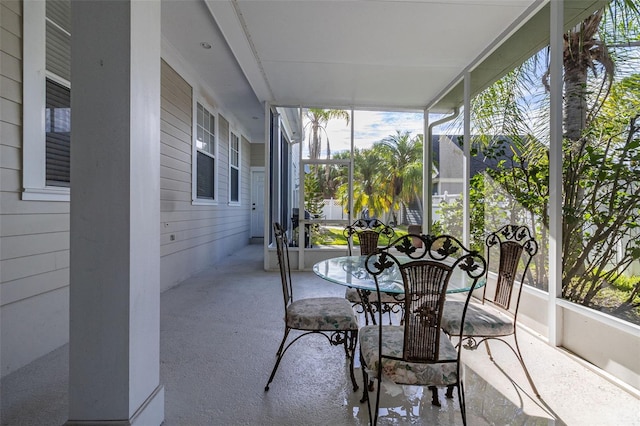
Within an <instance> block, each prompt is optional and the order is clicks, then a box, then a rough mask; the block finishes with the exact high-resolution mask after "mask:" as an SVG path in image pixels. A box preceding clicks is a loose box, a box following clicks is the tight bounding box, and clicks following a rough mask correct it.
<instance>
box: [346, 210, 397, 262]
mask: <svg viewBox="0 0 640 426" xmlns="http://www.w3.org/2000/svg"><path fill="white" fill-rule="evenodd" d="M343 235H344V236H345V238H346V239H347V245H348V251H349V256H351V255H352V254H353V237H354V235H355V236H357V237H358V240H359V241H360V254H361V255H362V256H366V255H369V254H371V253H373V252H374V251H375V250H376V248H377V247H378V241H379V239H380V235H385V236H386V237H388V238H393V236H394V235H395V231H394V230H393V228H391V227H390V226H388V225H385V224H384V222H382V221H380V220H378V219H358V220H356V221H355V222H353V223H352V224H351V225H349V226H347V227H346V228H345V229H344V231H343Z"/></svg>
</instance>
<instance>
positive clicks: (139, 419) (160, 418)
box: [65, 385, 164, 426]
mask: <svg viewBox="0 0 640 426" xmlns="http://www.w3.org/2000/svg"><path fill="white" fill-rule="evenodd" d="M162 422H164V386H162V385H158V387H157V388H155V390H154V391H153V392H152V393H151V395H149V397H148V398H147V400H146V401H145V402H144V403H143V404H142V405H141V406H140V408H138V410H136V412H135V413H134V414H133V416H131V418H130V419H126V420H67V422H66V423H65V426H89V425H91V426H156V425H157V426H160V425H161V424H162Z"/></svg>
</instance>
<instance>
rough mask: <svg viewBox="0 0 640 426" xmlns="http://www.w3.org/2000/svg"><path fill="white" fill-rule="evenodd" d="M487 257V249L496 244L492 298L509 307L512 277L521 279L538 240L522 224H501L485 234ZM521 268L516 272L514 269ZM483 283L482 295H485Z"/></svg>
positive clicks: (535, 251) (489, 253)
mask: <svg viewBox="0 0 640 426" xmlns="http://www.w3.org/2000/svg"><path fill="white" fill-rule="evenodd" d="M486 246H487V261H488V262H489V261H490V260H491V251H492V250H491V249H492V248H494V247H497V248H498V250H499V253H500V260H499V266H498V276H497V282H496V291H495V294H494V296H493V299H492V302H493V303H494V304H496V305H497V306H499V307H501V308H503V309H505V310H509V309H510V307H511V301H512V299H513V297H512V295H513V287H514V283H515V280H516V278H519V279H520V283H524V280H525V278H526V274H527V271H528V270H529V265H530V264H531V259H532V258H533V256H534V255H535V254H536V253H537V252H538V243H537V242H536V241H535V239H534V238H533V237H532V236H531V232H530V231H529V228H528V227H526V226H524V225H505V226H503V227H502V228H500V229H499V230H497V231H495V232H492V233H491V234H489V235H488V236H487V239H486ZM519 270H520V271H521V273H520V274H519V273H518V271H519ZM486 287H487V286H485V288H484V291H483V299H484V298H485V296H486ZM521 290H522V285H521V286H520V291H518V296H517V300H516V303H517V304H516V308H515V310H516V311H517V309H518V304H519V302H520V294H521Z"/></svg>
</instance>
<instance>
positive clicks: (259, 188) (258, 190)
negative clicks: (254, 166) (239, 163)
mask: <svg viewBox="0 0 640 426" xmlns="http://www.w3.org/2000/svg"><path fill="white" fill-rule="evenodd" d="M254 237H258V238H262V237H264V171H262V170H261V171H257V170H253V171H251V238H254Z"/></svg>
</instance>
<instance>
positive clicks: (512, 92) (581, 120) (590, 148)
mask: <svg viewBox="0 0 640 426" xmlns="http://www.w3.org/2000/svg"><path fill="white" fill-rule="evenodd" d="M638 9H639V6H638V3H637V1H636V2H634V1H628V0H617V1H613V2H612V3H611V4H610V5H609V7H608V8H604V9H601V10H598V11H596V12H594V13H593V14H592V15H590V16H589V17H587V18H586V19H585V20H584V21H583V22H582V23H581V24H580V25H578V26H576V27H575V28H573V29H572V30H570V31H568V32H567V33H566V34H565V36H564V41H565V43H564V75H563V79H564V80H563V82H564V95H565V96H564V104H563V110H564V123H563V124H564V147H563V148H564V154H565V158H564V161H563V172H564V179H563V182H564V187H563V197H564V199H563V230H562V231H563V241H562V253H563V256H562V261H563V265H562V266H563V293H564V294H565V296H567V297H571V296H570V295H568V293H567V291H568V290H567V289H569V288H571V287H573V288H574V289H575V288H576V285H575V282H579V283H580V284H579V286H578V287H580V288H585V289H588V288H597V286H598V284H597V283H596V281H598V280H599V279H600V278H601V277H600V275H601V274H602V273H603V271H604V270H607V269H612V266H613V263H606V262H605V261H604V260H602V261H601V262H600V263H595V261H594V259H605V258H604V257H603V253H607V252H609V253H612V252H613V251H615V250H614V249H615V248H616V247H615V245H612V243H611V242H610V241H614V240H613V239H611V236H612V235H614V234H618V233H622V234H624V233H625V232H628V231H627V230H626V229H627V227H626V225H625V224H624V223H625V222H626V223H629V224H631V225H633V224H634V222H635V219H633V218H629V220H624V218H623V216H624V213H623V209H622V208H621V207H620V204H619V203H620V201H621V199H622V198H621V196H620V194H623V193H624V191H622V190H620V191H617V192H611V191H608V189H609V188H612V187H618V186H619V184H620V183H621V182H623V179H622V178H615V179H611V180H610V181H609V183H608V184H607V183H606V182H605V183H604V184H605V186H602V185H603V182H602V179H607V176H608V175H607V173H608V170H611V169H612V168H615V164H614V165H612V164H610V163H611V161H612V160H613V161H614V162H615V160H614V159H615V157H610V155H614V150H613V148H612V147H611V141H612V136H611V135H612V132H611V123H612V121H611V120H608V121H607V126H605V127H606V128H605V127H600V128H599V127H598V126H597V122H598V117H600V116H601V115H602V112H603V108H606V107H607V100H608V99H609V98H610V96H609V95H610V92H611V90H612V88H613V89H614V90H615V87H616V85H617V84H618V83H617V79H616V78H615V74H614V73H615V72H616V67H617V66H619V64H620V63H622V62H624V61H623V59H624V54H621V53H620V47H621V46H623V47H630V46H634V45H635V46H637V40H638V34H637V31H638V27H639V25H640V13H639V10H638ZM634 40H635V42H634ZM613 47H617V49H615V50H612V49H611V48H613ZM636 60H637V58H636ZM631 63H632V64H637V62H631ZM636 66H637V65H636ZM540 68H541V67H540V66H539V64H536V62H535V60H532V61H529V62H528V63H527V64H525V65H524V66H523V67H521V68H520V69H518V70H515V71H514V72H512V73H510V74H509V75H508V76H507V77H505V78H503V79H502V80H501V81H500V82H499V83H498V84H496V85H495V86H494V87H493V88H492V89H491V90H489V91H487V92H485V93H484V94H483V95H481V96H479V97H478V98H477V100H476V101H474V107H475V106H478V105H481V106H482V107H481V109H480V111H477V110H476V109H475V108H474V111H473V112H474V116H475V117H474V118H475V119H476V120H477V121H476V122H475V123H476V124H478V123H482V122H484V123H485V124H486V123H489V122H491V121H492V120H493V119H494V118H495V117H496V116H498V117H500V116H501V117H502V119H499V120H496V121H495V122H494V123H491V124H492V125H491V128H492V130H493V132H491V133H493V134H506V135H510V136H511V137H512V138H513V140H514V141H515V142H520V143H518V144H517V148H518V150H519V157H520V158H521V159H523V161H522V163H521V165H522V166H521V167H519V168H518V169H517V170H516V169H515V168H514V171H513V172H512V173H508V179H509V180H510V182H511V183H512V185H511V186H513V187H515V186H520V188H521V193H520V194H519V196H516V194H513V195H514V196H516V198H517V199H518V201H519V202H520V203H522V205H524V206H526V207H527V208H530V206H532V205H533V204H534V203H537V204H538V211H539V215H538V217H542V218H543V224H545V225H547V224H548V217H545V214H546V213H545V212H546V207H545V206H546V204H545V203H546V202H547V201H548V188H547V185H548V169H547V168H546V166H545V164H546V160H547V158H546V157H547V153H546V150H545V148H544V145H545V144H544V143H542V142H546V143H547V144H548V130H546V127H537V126H538V124H540V123H541V122H542V121H543V120H539V118H540V117H543V118H544V123H545V126H546V123H547V121H546V117H548V112H546V108H537V107H536V106H534V107H533V108H531V109H532V110H534V111H538V112H539V113H540V114H539V116H535V114H534V116H533V117H532V116H531V115H530V116H529V117H527V116H525V115H523V114H522V110H523V109H526V106H527V105H526V104H528V103H530V102H533V101H532V97H531V96H527V95H526V90H525V89H526V86H529V87H533V86H534V83H535V82H534V81H533V79H532V78H531V75H532V73H531V71H534V70H540ZM630 72H636V70H634V69H632V70H631V71H630ZM628 74H629V72H627V75H628ZM545 79H546V75H545V77H544V78H543V81H544V80H545ZM522 94H524V96H522ZM538 96H540V97H543V96H547V95H541V94H538ZM476 112H478V113H477V114H476ZM622 113H623V112H622V111H621V109H620V108H618V110H617V114H622ZM495 114H498V115H495ZM531 118H533V119H531ZM631 118H632V117H629V116H628V117H626V134H630V133H632V132H633V131H634V130H633V125H632V126H631V127H632V128H631V130H629V122H630V119H631ZM600 120H601V119H600ZM631 122H632V123H633V120H631ZM525 123H529V125H526V126H523V124H525ZM480 127H483V126H482V125H480ZM621 132H622V131H621ZM619 139H620V138H619ZM621 139H624V138H621ZM623 151H624V149H623V150H618V151H616V152H623ZM605 153H607V154H606V155H605ZM615 155H618V154H615ZM618 163H620V162H618ZM536 170H537V171H536ZM629 171H630V169H629V168H628V167H627V168H626V169H625V170H623V168H619V169H618V172H619V173H623V172H625V173H626V172H629ZM545 173H547V175H546V176H547V177H546V178H545ZM602 176H604V177H602ZM609 179H610V178H609ZM594 188H595V189H594ZM597 189H598V190H597ZM607 197H610V198H607ZM612 206H615V207H614V208H613V209H612ZM609 212H610V213H609ZM609 214H613V215H614V216H617V218H618V220H613V221H611V222H610V223H609V222H607V220H608V217H609ZM605 219H606V220H605ZM618 222H621V223H620V224H618ZM619 225H620V226H619ZM616 226H618V227H617V228H615V227H616ZM612 250H613V251H612ZM610 262H614V263H615V262H616V260H615V259H611V260H610ZM616 268H617V267H616ZM579 292H582V290H580V291H579ZM587 292H588V291H587ZM575 300H576V301H578V300H577V297H576V298H575ZM585 300H586V299H585Z"/></svg>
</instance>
